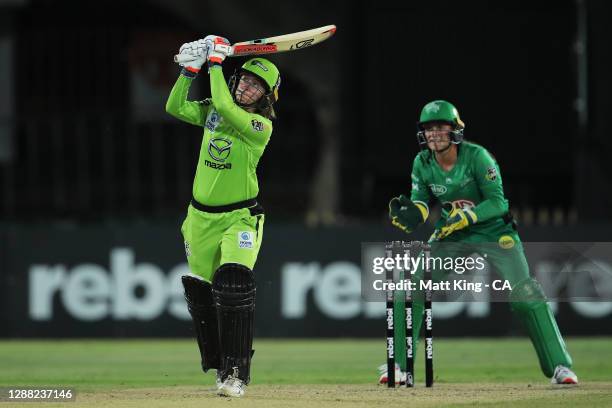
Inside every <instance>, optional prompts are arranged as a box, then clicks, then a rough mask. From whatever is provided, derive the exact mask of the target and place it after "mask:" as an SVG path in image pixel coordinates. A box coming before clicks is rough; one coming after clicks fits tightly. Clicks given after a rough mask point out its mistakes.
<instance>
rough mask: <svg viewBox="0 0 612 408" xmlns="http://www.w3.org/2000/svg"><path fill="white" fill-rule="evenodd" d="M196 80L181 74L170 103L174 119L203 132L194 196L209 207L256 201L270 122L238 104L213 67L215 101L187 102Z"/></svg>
mask: <svg viewBox="0 0 612 408" xmlns="http://www.w3.org/2000/svg"><path fill="white" fill-rule="evenodd" d="M203 71H204V70H203ZM193 76H194V75H191V73H190V72H188V71H183V73H181V75H180V76H179V78H178V80H177V81H176V83H175V84H174V87H173V88H172V91H171V92H170V96H169V98H168V102H167V103H166V111H167V112H168V113H170V114H171V115H172V116H175V117H176V118H178V119H180V120H182V121H184V122H187V123H190V124H192V125H196V126H201V127H203V128H204V134H203V137H202V145H201V147H200V157H199V160H198V167H197V170H196V175H195V179H194V182H193V197H194V198H195V199H196V200H197V201H198V202H200V203H202V204H205V205H211V206H218V205H226V204H232V203H236V202H239V201H244V200H248V199H251V198H255V197H257V194H258V193H259V186H258V183H257V174H256V169H257V163H259V159H260V158H261V155H262V154H263V152H264V149H265V148H266V145H267V144H268V141H269V140H270V135H271V134H272V122H271V121H270V120H269V119H267V118H265V117H263V116H261V115H258V114H256V113H249V112H247V111H245V110H244V109H242V108H241V107H239V106H238V105H236V104H235V103H234V100H233V98H232V96H231V94H230V91H229V89H228V87H227V83H226V81H225V78H224V77H223V71H222V69H221V66H213V67H211V68H210V92H211V98H210V99H206V100H204V101H200V102H195V101H188V100H187V95H188V92H189V87H190V86H191V82H192V81H193Z"/></svg>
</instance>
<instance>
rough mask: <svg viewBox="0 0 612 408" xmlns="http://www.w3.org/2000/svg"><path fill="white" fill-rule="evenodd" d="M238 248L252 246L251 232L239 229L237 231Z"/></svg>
mask: <svg viewBox="0 0 612 408" xmlns="http://www.w3.org/2000/svg"><path fill="white" fill-rule="evenodd" d="M238 248H246V249H252V248H253V233H252V232H251V231H241V232H239V233H238Z"/></svg>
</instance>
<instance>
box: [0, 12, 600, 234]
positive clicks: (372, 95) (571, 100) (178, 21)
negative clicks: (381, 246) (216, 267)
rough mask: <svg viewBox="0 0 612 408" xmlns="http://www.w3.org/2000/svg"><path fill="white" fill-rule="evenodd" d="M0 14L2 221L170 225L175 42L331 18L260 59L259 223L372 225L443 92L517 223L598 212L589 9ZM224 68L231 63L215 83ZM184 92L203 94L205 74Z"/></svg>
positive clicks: (177, 127)
mask: <svg viewBox="0 0 612 408" xmlns="http://www.w3.org/2000/svg"><path fill="white" fill-rule="evenodd" d="M219 3H222V4H219ZM0 9H1V10H2V20H3V24H2V26H3V29H2V35H3V37H4V38H5V39H6V40H7V41H9V42H10V44H11V47H10V50H9V52H7V53H6V54H4V55H5V56H7V57H8V59H6V60H4V61H3V66H4V70H5V71H6V70H8V71H7V72H8V73H7V74H6V75H5V80H4V83H5V85H7V86H5V87H4V89H3V92H4V93H7V94H6V96H5V98H4V100H5V101H6V102H5V104H6V106H5V108H4V109H3V118H2V121H3V125H4V131H3V133H4V134H3V136H1V137H2V138H4V141H5V143H4V144H3V145H1V146H4V148H3V149H2V151H3V154H2V156H1V157H3V159H2V161H0V191H2V197H3V199H2V200H1V201H0V217H2V218H3V219H6V220H23V221H31V220H35V219H36V220H45V221H46V220H49V219H58V218H59V219H63V220H66V219H67V220H78V221H83V220H94V221H96V220H108V219H116V218H120V219H133V218H145V219H150V217H159V216H166V217H178V216H180V214H182V212H183V210H184V207H185V204H186V202H187V201H188V200H189V198H190V189H191V181H192V176H193V173H194V169H195V164H196V161H197V152H198V150H199V149H198V148H199V143H200V134H201V129H198V128H194V127H191V126H189V125H185V124H182V123H179V122H178V121H177V120H175V119H173V118H170V117H169V115H167V114H166V113H165V112H164V111H163V105H164V103H165V99H166V97H167V94H168V92H169V90H170V88H171V86H172V84H173V82H174V80H175V78H176V77H177V75H178V72H179V69H178V67H177V66H176V65H174V64H173V63H172V55H173V54H174V53H175V52H176V51H177V49H178V47H179V46H180V45H181V44H182V43H184V42H187V41H191V40H193V39H195V38H199V37H202V36H203V35H205V34H208V33H216V34H222V35H224V36H227V37H228V38H229V39H230V40H231V41H232V42H235V41H242V40H245V39H254V38H259V37H264V36H270V35H278V34H281V33H290V32H295V31H298V30H303V29H308V28H312V27H316V26H321V25H325V24H330V23H334V24H336V25H337V26H338V31H337V34H336V36H335V37H334V38H333V39H332V40H330V41H328V42H326V43H324V44H321V45H318V46H317V47H315V48H312V49H308V50H303V51H300V52H294V53H289V54H277V55H272V56H270V58H271V59H272V60H273V61H274V62H275V63H276V64H278V66H279V68H280V70H281V73H282V77H283V81H282V85H281V86H282V88H281V90H280V100H279V102H278V105H277V110H278V113H279V120H278V122H277V123H276V125H275V130H274V135H273V139H272V141H271V143H270V145H269V147H268V149H267V151H266V154H265V156H264V158H263V159H262V162H261V165H260V168H259V175H260V184H261V201H262V202H263V203H264V205H265V206H266V208H267V209H268V210H269V211H268V213H269V214H270V215H272V217H274V218H275V219H277V220H280V221H283V220H298V221H306V222H308V223H309V224H310V225H316V224H319V223H324V224H337V223H345V222H360V221H363V220H381V219H382V218H383V217H384V214H385V211H386V210H385V208H386V203H387V201H388V199H389V197H391V196H393V195H397V194H398V193H400V192H407V190H408V176H409V173H410V167H411V163H412V159H413V157H414V155H415V154H416V152H417V149H418V147H417V144H416V142H415V137H414V133H415V122H416V120H417V118H418V114H419V111H420V109H421V107H422V106H423V105H424V104H425V103H427V102H428V101H430V100H432V99H439V98H443V99H447V100H449V101H451V102H453V103H454V104H455V105H456V106H457V107H458V109H459V111H460V113H461V115H462V118H463V120H464V121H465V122H466V124H467V128H466V137H467V138H468V139H470V140H473V141H475V142H478V143H481V144H483V145H484V146H485V147H487V148H488V149H489V150H490V151H491V152H492V153H493V154H494V155H495V157H496V158H497V159H498V160H499V163H500V165H501V168H502V174H503V179H504V184H505V187H506V193H507V196H508V197H509V199H510V201H511V204H512V206H513V209H514V211H515V212H516V213H517V216H518V217H519V219H520V218H524V221H525V222H527V223H532V222H534V223H544V224H545V223H547V222H553V220H554V221H555V222H556V223H558V224H564V223H570V222H576V221H586V220H596V221H601V220H610V214H609V206H610V204H611V203H612V202H611V194H612V193H610V188H609V187H610V183H609V182H608V179H607V177H605V174H607V173H608V172H607V171H606V169H605V163H606V158H607V156H608V155H609V154H610V152H611V150H612V146H611V144H610V139H609V137H608V134H607V129H606V121H607V115H606V114H607V105H608V104H607V95H608V94H609V92H610V91H611V90H612V84H611V83H610V76H609V69H608V68H609V67H610V65H609V64H610V63H609V54H610V50H609V47H608V45H607V38H609V37H610V34H611V32H610V31H611V29H610V27H609V24H607V22H606V18H605V15H606V13H605V10H606V7H605V2H604V1H602V0H583V1H535V2H534V1H502V2H499V1H483V0H472V1H429V2H418V3H408V4H403V3H401V2H393V1H377V2H365V1H351V2H349V1H334V2H324V1H310V2H305V3H299V4H298V3H292V2H262V3H259V4H257V5H253V4H251V3H247V2H238V1H232V2H227V1H226V2H201V1H173V2H167V1H131V2H118V1H117V2H111V1H98V2H72V1H61V2H60V1H3V2H0ZM580 11H582V12H584V13H585V14H584V15H585V16H586V17H585V18H584V20H583V23H580V24H582V25H580V24H579V21H580V13H579V12H580ZM580 27H583V28H584V33H585V34H584V35H582V36H581V35H579V28H580ZM580 50H582V51H584V52H579V51H580ZM240 62H241V61H239V60H233V59H232V60H231V61H228V63H227V64H226V68H225V72H226V76H229V74H230V73H231V72H232V70H233V68H235V67H236V66H237V64H239V63H240ZM581 64H582V65H581ZM580 67H582V68H581V69H582V71H581V69H580ZM581 78H582V79H581ZM580 81H582V84H583V88H582V89H583V91H582V92H580V93H579V83H580ZM143 83H144V84H145V85H144V87H145V88H146V91H144V92H142V91H139V89H141V88H142V87H143V85H142V84H143ZM197 88H199V90H200V93H199V95H197V96H199V97H205V96H207V95H208V84H207V78H206V76H205V75H201V77H200V78H199V79H198V80H197ZM195 97H196V96H194V98H195ZM581 107H583V108H581ZM578 108H580V109H582V110H581V111H580V112H582V114H583V115H584V116H583V118H584V120H582V121H580V120H579V109H578Z"/></svg>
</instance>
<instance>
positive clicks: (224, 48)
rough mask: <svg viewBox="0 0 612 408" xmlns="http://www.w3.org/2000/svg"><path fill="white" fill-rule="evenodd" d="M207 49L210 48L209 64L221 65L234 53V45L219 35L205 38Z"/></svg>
mask: <svg viewBox="0 0 612 408" xmlns="http://www.w3.org/2000/svg"><path fill="white" fill-rule="evenodd" d="M204 42H205V43H206V47H207V48H208V63H209V64H221V63H223V60H225V57H227V56H228V55H229V54H230V53H231V52H232V45H231V44H230V42H229V41H228V39H227V38H224V37H219V36H218V35H207V36H206V37H205V38H204Z"/></svg>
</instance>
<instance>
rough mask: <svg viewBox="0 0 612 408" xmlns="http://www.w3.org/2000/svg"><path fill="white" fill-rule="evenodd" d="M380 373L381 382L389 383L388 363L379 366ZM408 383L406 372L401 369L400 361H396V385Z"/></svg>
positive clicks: (379, 380) (379, 381) (379, 379)
mask: <svg viewBox="0 0 612 408" xmlns="http://www.w3.org/2000/svg"><path fill="white" fill-rule="evenodd" d="M378 373H379V374H380V377H379V378H378V383H379V384H387V382H389V376H388V375H387V364H383V365H381V366H379V367H378ZM405 384H406V373H405V372H404V371H402V370H400V366H399V364H398V363H395V385H405Z"/></svg>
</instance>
